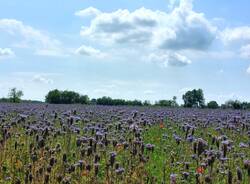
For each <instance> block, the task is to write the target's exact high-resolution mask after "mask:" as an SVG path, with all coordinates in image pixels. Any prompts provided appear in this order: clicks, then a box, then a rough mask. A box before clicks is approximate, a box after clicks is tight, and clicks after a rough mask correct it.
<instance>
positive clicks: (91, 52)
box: [75, 45, 106, 58]
mask: <svg viewBox="0 0 250 184" xmlns="http://www.w3.org/2000/svg"><path fill="white" fill-rule="evenodd" d="M75 52H76V54H80V55H83V56H92V57H97V58H104V57H105V56H106V54H105V53H102V52H101V51H100V50H98V49H95V48H93V47H91V46H86V45H82V46H81V47H79V48H78V49H76V51H75Z"/></svg>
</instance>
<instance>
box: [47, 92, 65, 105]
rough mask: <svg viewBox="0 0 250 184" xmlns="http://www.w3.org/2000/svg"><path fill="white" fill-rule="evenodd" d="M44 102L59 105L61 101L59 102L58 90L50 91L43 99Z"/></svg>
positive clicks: (59, 94) (59, 93)
mask: <svg viewBox="0 0 250 184" xmlns="http://www.w3.org/2000/svg"><path fill="white" fill-rule="evenodd" d="M45 102H47V103H52V104H60V103H62V101H61V91H59V90H58V89H55V90H52V91H50V92H49V93H48V94H47V95H46V97H45Z"/></svg>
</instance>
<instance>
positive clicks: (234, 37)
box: [220, 26, 250, 44]
mask: <svg viewBox="0 0 250 184" xmlns="http://www.w3.org/2000/svg"><path fill="white" fill-rule="evenodd" d="M220 37H221V39H222V41H223V42H224V43H225V44H230V43H238V42H249V41H250V27H248V26H244V27H235V28H226V29H225V30H223V31H222V32H221V33H220Z"/></svg>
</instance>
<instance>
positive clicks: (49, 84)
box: [0, 0, 250, 103]
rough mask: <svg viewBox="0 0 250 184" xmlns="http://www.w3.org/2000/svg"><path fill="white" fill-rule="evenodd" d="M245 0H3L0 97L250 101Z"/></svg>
mask: <svg viewBox="0 0 250 184" xmlns="http://www.w3.org/2000/svg"><path fill="white" fill-rule="evenodd" d="M248 7H250V1H249V0H238V1H235V0H220V1H218V0H71V1H69V0H53V1H51V0H37V1H33V0H25V1H20V0H8V1H7V0H1V1H0V97H5V96H7V95H8V91H9V89H10V88H12V87H16V88H18V89H21V90H23V92H24V97H23V98H24V99H33V100H44V97H45V95H46V94H47V93H48V91H49V90H53V89H60V90H73V91H76V92H79V93H81V94H87V95H88V96H89V97H90V98H98V97H102V96H110V97H112V98H124V99H131V100H133V99H139V100H150V101H151V102H154V101H156V100H160V99H171V98H172V97H173V96H177V98H178V102H180V103H181V102H182V95H183V94H184V93H185V92H186V91H188V90H191V89H194V88H196V89H197V88H201V89H203V91H204V95H205V99H206V101H207V102H208V101H210V100H216V101H218V102H219V103H223V102H225V101H226V100H229V99H238V100H241V101H250V19H249V18H250V11H249V8H248Z"/></svg>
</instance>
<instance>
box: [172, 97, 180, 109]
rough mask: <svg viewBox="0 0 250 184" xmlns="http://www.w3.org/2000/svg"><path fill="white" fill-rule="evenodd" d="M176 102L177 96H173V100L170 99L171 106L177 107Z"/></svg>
mask: <svg viewBox="0 0 250 184" xmlns="http://www.w3.org/2000/svg"><path fill="white" fill-rule="evenodd" d="M178 106H179V105H178V103H177V97H176V96H173V100H172V107H178Z"/></svg>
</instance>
